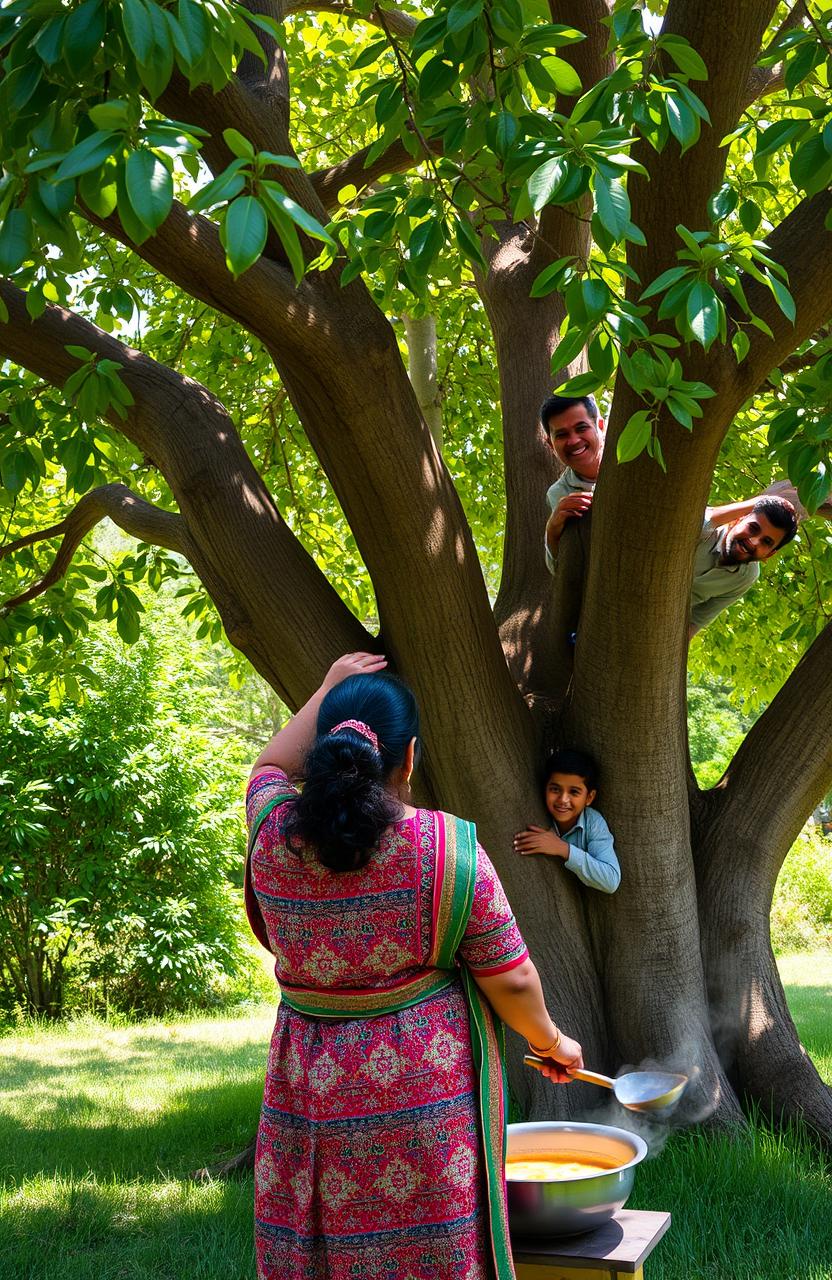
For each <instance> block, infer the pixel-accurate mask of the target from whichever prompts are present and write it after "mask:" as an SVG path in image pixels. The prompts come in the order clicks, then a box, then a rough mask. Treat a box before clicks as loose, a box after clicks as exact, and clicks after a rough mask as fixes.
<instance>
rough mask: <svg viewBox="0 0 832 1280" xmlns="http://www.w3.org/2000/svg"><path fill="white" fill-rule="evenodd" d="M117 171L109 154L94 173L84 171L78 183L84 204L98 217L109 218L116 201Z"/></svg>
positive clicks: (116, 166)
mask: <svg viewBox="0 0 832 1280" xmlns="http://www.w3.org/2000/svg"><path fill="white" fill-rule="evenodd" d="M117 173H118V165H117V164H116V162H115V160H114V159H113V157H112V156H111V157H110V158H109V159H108V160H105V161H104V164H103V165H102V166H101V168H100V169H99V170H98V171H97V172H96V173H85V174H84V175H83V176H82V178H81V179H80V181H79V183H78V194H79V196H80V197H81V199H82V200H83V202H84V204H86V205H88V206H89V207H90V209H92V211H93V213H97V214H98V216H99V217H100V218H109V216H110V214H111V213H112V212H113V210H114V209H115V207H116V205H117V203H118V186H117V183H116V174H117Z"/></svg>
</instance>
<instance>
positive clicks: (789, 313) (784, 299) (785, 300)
mask: <svg viewBox="0 0 832 1280" xmlns="http://www.w3.org/2000/svg"><path fill="white" fill-rule="evenodd" d="M766 280H767V282H768V287H769V288H770V289H771V292H772V293H773V294H774V297H775V300H776V302H777V305H778V307H779V308H780V310H781V311H782V312H783V315H784V316H785V317H786V319H787V320H791V322H792V324H794V320H795V315H796V314H797V312H796V310H795V305H794V298H793V297H792V295H791V294H790V293H789V291H788V289H787V288H786V286H785V285H784V284H783V281H782V280H778V278H777V276H776V275H775V274H774V272H771V271H767V272H766Z"/></svg>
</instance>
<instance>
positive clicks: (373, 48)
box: [350, 37, 389, 71]
mask: <svg viewBox="0 0 832 1280" xmlns="http://www.w3.org/2000/svg"><path fill="white" fill-rule="evenodd" d="M388 48H389V45H388V43H387V38H386V37H383V38H382V39H381V40H374V41H373V43H372V44H370V45H368V46H367V48H366V49H362V50H361V52H360V53H359V54H358V56H357V57H355V58H354V59H353V61H352V63H351V64H350V65H351V69H352V70H353V71H361V70H363V69H364V67H371V66H372V65H373V63H374V62H377V61H378V59H379V58H380V57H381V55H382V54H383V53H384V52H385V50H386V49H388Z"/></svg>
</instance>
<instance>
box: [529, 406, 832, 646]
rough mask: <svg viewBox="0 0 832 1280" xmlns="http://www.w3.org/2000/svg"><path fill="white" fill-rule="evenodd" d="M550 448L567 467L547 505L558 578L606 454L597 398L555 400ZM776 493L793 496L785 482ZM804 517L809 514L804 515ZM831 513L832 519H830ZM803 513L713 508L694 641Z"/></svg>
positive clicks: (755, 505)
mask: <svg viewBox="0 0 832 1280" xmlns="http://www.w3.org/2000/svg"><path fill="white" fill-rule="evenodd" d="M540 421H541V424H542V426H543V430H544V432H545V433H546V439H547V440H548V442H549V445H550V447H551V448H552V450H553V452H554V453H555V455H556V456H557V458H558V461H559V462H561V463H562V464H563V466H564V471H563V474H562V475H561V476H560V477H559V479H557V480H556V481H555V483H554V484H553V485H551V486H550V488H549V490H548V492H547V494H546V501H547V502H548V504H549V508H550V512H551V514H550V515H549V519H548V520H547V522H546V543H545V550H546V564H547V566H548V568H549V571H550V573H554V571H555V559H556V557H557V552H558V545H559V543H560V539H561V535H562V533H563V530H564V527H565V525H566V522H567V521H568V520H576V519H580V518H581V516H583V515H585V513H586V512H587V511H589V509H590V508H591V506H592V498H593V493H594V490H595V482H596V480H597V479H598V470H599V468H600V466H601V457H602V455H603V452H604V420H603V418H601V417H600V416H599V414H598V405H597V403H596V401H595V397H594V396H583V397H580V398H575V397H570V396H557V395H555V396H550V397H549V398H548V400H546V401H545V402H544V403H543V405H542V407H541V410H540ZM772 488H773V489H775V490H784V489H785V492H788V493H790V494H791V493H793V490H791V487H790V486H788V485H784V484H783V483H779V484H777V485H774V486H772ZM799 510H800V515H801V516H805V515H806V512H805V511H804V510H803V509H802V508H800V509H799ZM824 514H826V512H824ZM797 524H798V514H797V512H796V511H795V506H794V504H793V502H792V501H790V500H789V499H788V498H786V497H784V496H782V493H773V492H772V493H765V494H762V495H761V496H760V497H758V498H750V499H748V500H747V501H744V502H734V503H730V504H728V505H726V506H721V507H710V508H708V509H707V510H706V512H705V522H704V524H703V526H702V533H701V535H700V538H699V542H698V544H697V547H696V557H695V559H694V566H693V583H692V586H691V598H690V604H691V611H690V632H689V634H690V637H691V638H692V637H693V636H694V635H696V632H697V631H700V630H701V629H702V627H706V626H707V625H708V623H709V622H713V620H714V618H715V617H716V616H717V615H718V614H720V613H721V612H722V610H723V609H727V608H728V606H729V605H731V604H733V603H734V602H735V601H736V600H739V599H740V597H741V596H744V595H745V593H746V591H748V589H749V587H752V586H753V585H754V583H755V582H756V581H757V579H758V578H759V576H760V562H761V561H762V560H768V559H770V558H771V556H773V555H774V554H775V553H776V552H777V551H780V550H781V548H782V547H784V546H786V544H787V543H789V542H791V540H792V538H793V537H794V536H795V534H796V532H797Z"/></svg>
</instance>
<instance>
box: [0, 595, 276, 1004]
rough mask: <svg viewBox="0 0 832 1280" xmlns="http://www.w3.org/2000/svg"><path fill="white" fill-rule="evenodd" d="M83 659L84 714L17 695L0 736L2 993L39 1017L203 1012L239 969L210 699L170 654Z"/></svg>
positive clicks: (235, 783)
mask: <svg viewBox="0 0 832 1280" xmlns="http://www.w3.org/2000/svg"><path fill="white" fill-rule="evenodd" d="M156 630H157V632H158V630H159V626H158V620H157V627H156ZM86 649H87V654H86V656H87V657H88V660H90V661H94V664H95V667H96V671H97V673H98V678H97V686H98V687H97V688H96V689H95V690H93V691H90V692H89V694H88V697H87V700H86V702H85V703H84V704H83V705H81V706H75V707H73V706H72V704H69V703H65V704H63V705H62V706H60V707H55V706H53V705H51V704H50V702H49V701H48V699H47V697H46V696H45V695H44V694H43V693H42V692H39V691H38V690H37V689H36V688H30V689H29V690H28V693H27V697H26V699H25V710H21V711H15V712H13V713H12V715H11V717H10V718H9V720H8V721H7V723H6V724H5V725H4V726H3V727H2V729H0V739H1V740H2V751H1V752H0V754H2V759H3V769H2V776H0V811H1V812H2V831H3V835H2V840H1V841H0V847H1V848H2V852H0V940H1V941H2V948H0V950H2V959H0V993H2V999H3V1001H4V1003H5V1004H6V1005H7V1006H10V1005H12V1004H16V1005H18V1006H21V1007H24V1008H26V1009H29V1010H31V1011H34V1012H38V1013H44V1014H46V1015H48V1016H50V1017H56V1016H58V1015H59V1014H60V1013H62V1012H63V1010H64V1009H65V1008H66V1007H67V1005H68V1004H71V1003H76V1004H77V1003H79V1002H83V1003H84V1004H85V1005H86V1006H90V1005H95V1004H98V1005H101V1006H103V1005H105V1004H106V1005H112V1006H113V1007H114V1008H123V1009H129V1010H136V1011H142V1012H152V1011H159V1010H162V1009H170V1008H182V1007H184V1006H186V1005H190V1004H193V1003H204V1002H205V1001H206V1000H209V999H211V998H215V997H216V996H217V994H219V993H220V992H221V991H222V990H223V989H226V988H228V987H229V985H230V984H231V983H233V981H234V980H235V979H241V978H243V977H244V975H245V973H246V972H247V969H248V966H249V965H250V964H251V960H250V959H249V956H248V952H247V951H246V949H245V948H244V947H243V946H242V944H241V942H240V940H239V928H240V904H239V897H238V894H237V893H236V892H235V891H234V889H233V888H232V883H237V884H239V872H240V865H241V857H242V828H241V823H240V821H239V812H238V809H237V804H238V795H239V786H240V782H239V779H240V777H241V776H242V774H243V759H242V752H241V748H240V746H239V745H237V744H235V743H234V742H233V740H232V741H231V742H230V743H228V746H227V748H226V750H225V752H224V755H225V758H226V771H225V772H224V773H222V774H220V775H219V776H218V775H217V774H216V771H215V768H214V766H213V764H212V762H211V761H212V757H213V756H214V754H215V751H216V746H215V744H214V743H213V742H212V741H211V739H210V738H208V737H207V736H206V734H205V732H204V731H203V730H201V729H200V728H199V727H198V719H199V717H200V714H202V716H203V717H204V713H205V702H206V698H207V690H200V682H199V680H198V672H197V671H195V670H194V669H193V667H192V666H191V667H190V669H189V668H188V665H187V664H186V663H185V664H183V662H182V660H178V659H177V656H176V652H175V649H174V647H173V645H171V644H170V643H168V644H167V645H165V644H164V643H162V642H150V641H144V642H143V643H142V644H141V645H140V646H137V647H136V648H134V650H133V651H132V653H131V654H130V656H129V658H128V657H127V655H126V654H124V653H123V651H122V650H121V646H120V645H116V644H113V642H109V643H107V642H105V641H104V640H98V641H97V642H96V643H95V646H94V651H90V650H91V646H90V644H87V646H86Z"/></svg>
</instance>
